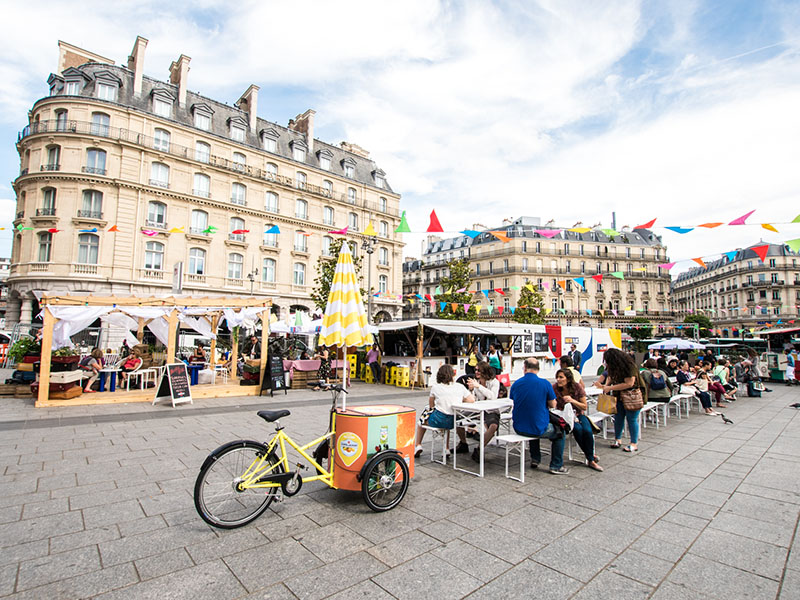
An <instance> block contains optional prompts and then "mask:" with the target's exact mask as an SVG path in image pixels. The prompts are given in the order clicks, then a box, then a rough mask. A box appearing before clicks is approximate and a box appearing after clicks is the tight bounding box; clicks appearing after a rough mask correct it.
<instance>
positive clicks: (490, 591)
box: [469, 560, 581, 600]
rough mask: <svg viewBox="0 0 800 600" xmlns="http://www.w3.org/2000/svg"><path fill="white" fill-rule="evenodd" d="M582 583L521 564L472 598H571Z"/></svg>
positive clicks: (530, 563) (537, 566)
mask: <svg viewBox="0 0 800 600" xmlns="http://www.w3.org/2000/svg"><path fill="white" fill-rule="evenodd" d="M580 587H581V582H579V581H578V580H576V579H572V578H571V577H567V576H566V575H563V574H562V573H559V572H558V571H554V570H553V569H551V568H549V567H545V566H544V565H541V564H539V563H537V562H534V561H532V560H526V561H524V562H521V563H520V564H518V565H517V566H515V567H513V568H511V569H509V570H508V571H506V572H505V573H503V574H502V575H500V577H498V578H497V579H495V580H494V581H491V582H489V583H488V584H486V585H485V586H483V587H482V588H480V589H479V590H478V591H476V592H475V593H473V594H472V595H470V596H469V599H470V600H481V599H486V600H497V598H547V599H548V600H560V599H562V598H564V599H566V598H570V597H572V595H573V594H574V593H575V592H576V591H578V589H579V588H580Z"/></svg>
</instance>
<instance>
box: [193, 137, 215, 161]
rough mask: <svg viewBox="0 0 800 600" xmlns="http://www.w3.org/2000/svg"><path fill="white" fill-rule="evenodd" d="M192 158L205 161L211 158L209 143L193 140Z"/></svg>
mask: <svg viewBox="0 0 800 600" xmlns="http://www.w3.org/2000/svg"><path fill="white" fill-rule="evenodd" d="M194 159H195V160H196V161H199V162H203V163H207V162H208V161H209V160H210V159H211V145H210V144H206V143H205V142H195V144H194Z"/></svg>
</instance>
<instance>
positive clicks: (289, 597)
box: [237, 583, 378, 600]
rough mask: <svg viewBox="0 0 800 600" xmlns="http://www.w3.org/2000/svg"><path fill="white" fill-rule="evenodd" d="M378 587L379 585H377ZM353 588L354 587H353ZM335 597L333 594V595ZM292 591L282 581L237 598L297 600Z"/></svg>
mask: <svg viewBox="0 0 800 600" xmlns="http://www.w3.org/2000/svg"><path fill="white" fill-rule="evenodd" d="M375 587H378V586H375ZM351 589H352V588H351ZM331 597H333V596H331ZM296 599H297V596H295V595H294V594H293V593H292V592H290V591H289V588H287V587H286V586H285V585H283V584H282V583H279V584H277V585H273V586H270V587H268V588H267V589H265V590H258V591H256V592H253V593H252V594H248V595H247V596H243V597H241V598H239V599H237V600H296Z"/></svg>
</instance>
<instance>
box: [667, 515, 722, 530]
mask: <svg viewBox="0 0 800 600" xmlns="http://www.w3.org/2000/svg"><path fill="white" fill-rule="evenodd" d="M709 521H710V519H704V518H701V517H696V516H694V515H688V514H686V513H685V512H680V511H677V510H671V511H669V512H668V513H667V514H665V515H664V516H662V517H661V519H660V520H659V523H665V524H666V523H673V524H675V525H681V526H683V527H688V528H690V529H695V530H697V531H700V530H702V529H704V528H705V527H706V526H708V523H709Z"/></svg>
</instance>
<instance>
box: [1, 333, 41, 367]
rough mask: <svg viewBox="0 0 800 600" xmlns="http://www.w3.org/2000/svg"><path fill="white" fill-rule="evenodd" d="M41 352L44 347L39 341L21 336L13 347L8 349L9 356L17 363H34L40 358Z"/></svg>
mask: <svg viewBox="0 0 800 600" xmlns="http://www.w3.org/2000/svg"><path fill="white" fill-rule="evenodd" d="M41 352H42V347H41V345H40V344H39V342H37V341H36V340H34V339H33V338H21V339H19V340H17V341H16V342H14V343H13V344H12V346H11V348H9V349H8V356H9V358H11V360H13V361H14V362H16V363H21V362H30V363H33V362H36V361H37V360H39V355H40V354H41ZM26 359H27V360H26Z"/></svg>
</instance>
